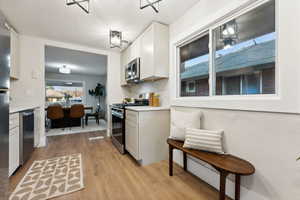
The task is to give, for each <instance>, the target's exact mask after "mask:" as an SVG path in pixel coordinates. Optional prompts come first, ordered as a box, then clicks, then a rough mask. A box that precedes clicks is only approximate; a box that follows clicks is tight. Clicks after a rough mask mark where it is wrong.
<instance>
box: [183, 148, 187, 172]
mask: <svg viewBox="0 0 300 200" xmlns="http://www.w3.org/2000/svg"><path fill="white" fill-rule="evenodd" d="M183 169H184V171H187V155H186V153H185V152H183Z"/></svg>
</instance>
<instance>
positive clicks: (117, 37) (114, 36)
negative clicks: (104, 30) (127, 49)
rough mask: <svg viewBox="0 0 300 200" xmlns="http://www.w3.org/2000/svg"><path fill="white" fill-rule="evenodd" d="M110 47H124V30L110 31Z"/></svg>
mask: <svg viewBox="0 0 300 200" xmlns="http://www.w3.org/2000/svg"><path fill="white" fill-rule="evenodd" d="M109 42H110V48H115V47H118V48H121V47H122V32H120V31H112V30H111V31H110V33H109Z"/></svg>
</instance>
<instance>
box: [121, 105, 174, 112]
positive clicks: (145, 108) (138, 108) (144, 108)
mask: <svg viewBox="0 0 300 200" xmlns="http://www.w3.org/2000/svg"><path fill="white" fill-rule="evenodd" d="M126 109H127V110H132V111H137V112H143V111H160V110H170V107H152V106H128V107H126Z"/></svg>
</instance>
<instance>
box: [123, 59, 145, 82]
mask: <svg viewBox="0 0 300 200" xmlns="http://www.w3.org/2000/svg"><path fill="white" fill-rule="evenodd" d="M140 63H141V59H140V58H136V59H134V60H133V61H131V62H130V63H129V64H128V65H127V67H126V71H125V79H126V81H127V82H139V81H140Z"/></svg>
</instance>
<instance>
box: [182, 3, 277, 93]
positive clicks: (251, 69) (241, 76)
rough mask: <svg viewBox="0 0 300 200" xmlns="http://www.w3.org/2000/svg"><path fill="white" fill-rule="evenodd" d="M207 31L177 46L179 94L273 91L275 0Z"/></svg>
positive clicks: (274, 91)
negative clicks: (195, 38)
mask: <svg viewBox="0 0 300 200" xmlns="http://www.w3.org/2000/svg"><path fill="white" fill-rule="evenodd" d="M208 31H209V33H211V35H210V34H208V33H207V34H205V35H204V36H200V37H199V39H197V40H196V41H194V40H193V41H191V42H190V43H188V44H185V45H183V46H181V47H180V48H179V51H180V96H181V97H184V96H208V95H253V94H275V93H276V89H275V60H276V51H275V49H276V45H275V43H276V32H275V0H272V1H268V2H267V3H264V4H263V5H260V6H258V7H256V8H254V9H252V10H250V11H248V12H245V13H244V14H242V15H239V16H238V17H236V18H234V19H231V20H229V21H227V22H225V23H223V24H220V25H217V26H213V27H211V28H209V30H208ZM210 37H211V42H212V45H211V46H212V48H211V49H209V38H210ZM209 58H212V59H211V60H209ZM209 69H212V70H209ZM209 77H211V79H209ZM191 81H193V82H191ZM191 83H194V86H192V84H191ZM192 87H195V88H194V89H193V90H191V89H190V88H192Z"/></svg>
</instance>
